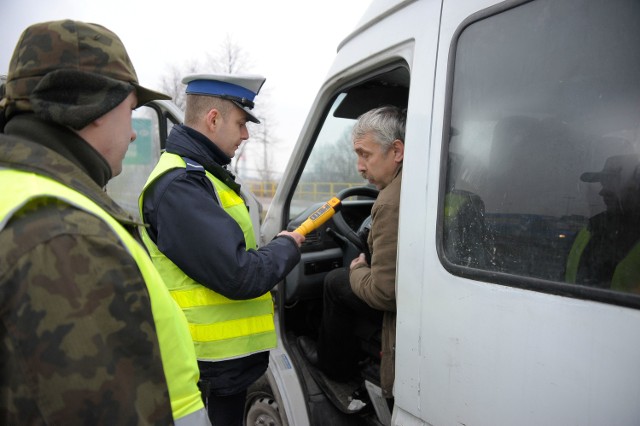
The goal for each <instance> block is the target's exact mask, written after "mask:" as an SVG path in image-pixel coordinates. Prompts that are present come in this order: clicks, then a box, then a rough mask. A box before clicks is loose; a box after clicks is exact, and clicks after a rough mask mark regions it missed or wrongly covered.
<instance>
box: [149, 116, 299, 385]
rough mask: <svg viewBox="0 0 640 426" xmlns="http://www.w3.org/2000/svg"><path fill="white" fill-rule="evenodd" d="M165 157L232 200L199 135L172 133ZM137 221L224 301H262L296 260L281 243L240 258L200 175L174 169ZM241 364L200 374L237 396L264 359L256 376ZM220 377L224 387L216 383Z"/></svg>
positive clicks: (230, 225)
mask: <svg viewBox="0 0 640 426" xmlns="http://www.w3.org/2000/svg"><path fill="white" fill-rule="evenodd" d="M166 150H167V152H170V153H174V154H177V155H180V156H181V157H183V158H188V159H190V160H193V161H195V162H197V163H199V164H200V165H202V166H203V167H204V168H205V169H206V170H207V171H209V172H210V173H212V174H213V175H214V176H216V177H217V178H219V179H220V180H222V181H223V182H225V183H226V184H227V186H229V187H230V188H232V189H235V190H237V191H238V192H239V185H238V184H236V183H235V180H234V177H233V175H232V174H231V173H229V172H228V171H227V170H226V169H225V168H224V166H226V165H228V164H229V163H230V161H231V159H230V158H229V157H227V156H226V155H225V154H224V153H222V151H220V149H218V147H217V146H216V145H215V144H214V143H213V142H212V141H211V140H209V139H208V138H207V137H205V136H204V135H203V134H201V133H199V132H197V131H196V130H194V129H192V128H190V127H187V126H184V125H179V126H175V127H174V128H173V129H172V131H171V134H170V135H169V138H168V140H167V147H166ZM143 216H144V222H145V223H147V224H149V225H150V229H149V231H150V232H149V234H150V236H151V238H152V239H153V240H154V242H155V243H156V244H157V246H158V248H159V249H160V251H162V252H163V253H164V255H165V256H167V257H168V258H169V259H171V261H172V262H173V263H175V264H176V265H177V266H178V267H179V268H180V269H181V270H182V271H183V272H184V273H186V274H187V275H188V276H189V277H191V278H193V279H194V280H195V281H197V282H198V283H200V284H202V285H203V286H205V287H208V288H210V289H212V290H213V291H215V292H217V293H219V294H221V295H223V296H225V297H228V298H230V299H236V300H240V299H250V298H254V297H258V296H260V295H263V294H265V293H266V292H268V291H270V290H271V289H272V288H273V287H274V286H275V285H276V284H277V283H278V282H279V281H281V280H282V279H283V278H284V277H285V276H286V274H287V273H289V271H291V269H293V267H294V266H295V265H296V264H297V263H298V261H299V260H300V251H299V249H298V247H297V244H296V243H295V241H294V240H293V239H292V238H289V237H279V238H275V239H274V240H272V241H271V242H270V243H269V244H266V245H264V246H263V247H260V248H258V249H257V250H253V249H251V250H246V246H245V241H244V234H243V233H242V230H241V228H240V226H239V225H238V224H237V222H236V221H235V220H234V219H233V218H232V217H231V216H229V215H228V214H227V213H226V212H225V211H224V209H223V208H222V207H221V206H220V205H219V203H218V200H217V198H216V194H215V192H214V189H213V185H212V184H211V182H210V181H209V179H208V178H207V177H206V176H205V174H204V172H202V171H198V170H191V169H189V170H187V169H175V170H171V171H169V172H167V173H165V174H164V175H162V176H161V177H160V178H158V179H157V180H156V182H155V183H154V184H153V185H152V186H151V187H149V188H148V189H147V190H146V192H145V197H144V204H143ZM246 358H255V356H254V357H245V358H241V359H236V360H231V361H224V362H216V363H207V364H216V365H215V366H213V365H212V366H208V367H207V368H216V369H221V370H222V373H221V372H220V371H218V372H217V373H215V375H216V377H217V380H216V384H215V386H216V388H217V387H218V386H219V387H220V392H219V393H220V394H231V393H235V392H234V391H239V390H242V388H243V387H246V386H248V385H249V384H250V383H251V382H253V381H254V380H255V379H257V378H258V377H259V375H260V374H262V372H263V371H264V369H265V368H266V365H267V364H266V363H267V362H268V357H267V356H266V354H258V358H260V360H261V361H260V363H259V364H260V366H259V367H256V368H252V365H254V363H255V359H253V360H251V359H246ZM247 363H249V365H246V364H247ZM229 370H233V372H231V371H229ZM258 370H260V371H259V373H258ZM228 371H229V373H230V376H229V377H227V379H228V380H226V379H225V377H220V374H222V376H225V374H224V372H228ZM231 376H233V378H232V377H231ZM238 376H240V377H238Z"/></svg>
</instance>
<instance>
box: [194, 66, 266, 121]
mask: <svg viewBox="0 0 640 426" xmlns="http://www.w3.org/2000/svg"><path fill="white" fill-rule="evenodd" d="M265 80H266V78H264V77H262V76H260V75H251V74H245V75H241V74H195V75H189V76H186V77H185V78H183V79H182V83H183V84H186V85H187V89H186V92H187V94H188V95H203V96H215V97H218V98H222V99H226V100H229V101H231V102H233V103H234V104H235V105H236V106H238V108H240V109H242V110H243V111H244V112H245V113H246V114H247V120H249V121H253V122H254V123H260V120H258V118H257V117H256V116H255V115H253V113H252V112H251V110H252V109H253V106H254V103H253V100H254V99H255V97H256V95H257V94H258V92H260V89H261V88H262V85H263V84H264V82H265Z"/></svg>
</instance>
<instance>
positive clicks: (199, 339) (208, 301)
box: [139, 152, 276, 361]
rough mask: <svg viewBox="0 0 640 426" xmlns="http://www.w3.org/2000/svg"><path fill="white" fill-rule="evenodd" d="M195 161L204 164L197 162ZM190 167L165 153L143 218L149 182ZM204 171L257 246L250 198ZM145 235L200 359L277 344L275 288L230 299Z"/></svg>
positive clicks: (238, 354) (249, 242)
mask: <svg viewBox="0 0 640 426" xmlns="http://www.w3.org/2000/svg"><path fill="white" fill-rule="evenodd" d="M189 161H190V160H189ZM194 165H195V166H196V167H198V168H200V167H202V166H200V165H199V164H197V163H195V162H194ZM186 166H187V164H186V162H185V160H184V159H183V158H182V157H180V156H178V155H176V154H171V153H168V152H165V153H163V154H162V155H161V156H160V161H159V162H158V164H157V165H156V167H155V169H154V170H153V172H152V173H151V175H150V176H149V179H148V181H147V183H146V184H145V186H144V188H143V190H142V194H141V195H140V200H139V201H140V216H141V217H144V214H143V212H142V205H143V199H144V193H145V190H146V189H147V188H148V187H149V185H151V184H152V183H153V182H154V181H155V180H156V179H157V178H158V177H160V176H161V175H162V174H164V173H166V172H167V171H169V170H171V169H175V168H185V167H186ZM202 171H203V172H205V173H206V176H207V178H208V179H209V180H210V181H211V183H212V184H213V187H214V189H215V192H216V195H217V197H218V200H219V201H220V205H221V207H222V208H223V209H224V210H225V212H226V213H228V214H229V215H230V216H231V217H232V218H233V219H234V220H235V221H236V222H237V223H238V225H239V226H240V228H241V229H242V231H243V233H244V238H245V244H246V248H247V250H249V249H254V248H255V247H256V243H255V237H254V233H253V225H252V223H251V217H250V216H249V212H248V210H247V207H246V205H245V204H244V200H243V199H242V197H240V196H239V195H238V194H236V193H235V191H233V190H232V189H231V188H229V187H228V186H227V185H225V184H224V183H223V182H222V181H221V180H219V179H217V178H216V177H214V176H213V175H212V174H211V173H209V172H207V171H205V170H204V168H202ZM141 234H142V240H143V241H144V243H145V245H146V246H147V249H148V250H149V253H150V255H151V259H152V260H153V263H154V264H155V265H156V268H157V269H158V271H159V272H160V274H161V275H162V277H163V279H164V282H165V284H166V285H167V286H168V288H169V292H170V293H171V295H172V296H173V298H174V299H175V300H176V302H178V305H179V306H180V307H181V308H182V310H183V311H184V313H185V316H186V317H187V321H188V322H189V329H190V330H191V337H192V338H193V342H194V346H195V348H196V355H197V356H198V359H200V360H203V361H221V360H225V359H232V358H238V357H241V356H246V355H249V354H253V353H257V352H264V351H266V350H269V349H272V348H275V347H276V332H275V323H274V318H273V300H272V298H271V294H270V293H269V292H267V293H265V294H263V295H262V296H259V297H256V298H253V299H248V300H232V299H229V298H226V297H224V296H223V295H221V294H218V293H216V292H215V291H213V290H211V289H209V288H207V287H205V286H203V285H201V284H199V283H198V282H196V281H195V280H193V279H191V278H190V277H189V276H188V275H187V274H185V273H184V272H183V271H182V270H181V269H180V268H179V267H178V266H177V265H176V264H174V263H173V262H172V261H171V260H169V258H167V257H166V256H165V255H164V254H163V253H162V252H161V251H160V250H159V249H158V247H157V246H156V244H155V243H154V242H153V241H152V240H151V238H150V237H149V234H148V233H147V231H146V230H145V229H143V230H142V231H141ZM211 255H212V256H215V253H211Z"/></svg>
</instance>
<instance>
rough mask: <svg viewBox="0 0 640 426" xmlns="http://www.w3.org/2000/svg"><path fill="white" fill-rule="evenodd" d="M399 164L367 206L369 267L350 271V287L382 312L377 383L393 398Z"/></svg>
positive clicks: (399, 184)
mask: <svg viewBox="0 0 640 426" xmlns="http://www.w3.org/2000/svg"><path fill="white" fill-rule="evenodd" d="M401 184H402V167H400V169H399V170H398V172H397V174H396V176H395V178H394V179H393V181H392V182H391V183H390V184H389V185H388V186H387V187H386V188H384V189H383V190H382V191H380V194H379V195H378V198H377V200H376V201H375V203H374V204H373V208H372V209H371V218H372V222H371V232H369V238H368V244H369V249H370V250H371V266H370V267H369V266H366V265H359V266H357V267H355V268H354V269H353V270H351V272H350V276H349V280H350V282H351V289H352V290H353V292H354V293H355V294H356V295H358V297H360V298H361V299H362V300H364V301H365V302H366V303H367V304H368V305H369V306H371V307H372V308H374V309H378V310H381V311H384V316H383V320H382V362H381V365H380V384H381V387H382V393H383V395H384V396H385V398H392V397H393V393H392V392H393V380H394V377H395V349H396V257H397V251H398V214H399V207H400V186H401Z"/></svg>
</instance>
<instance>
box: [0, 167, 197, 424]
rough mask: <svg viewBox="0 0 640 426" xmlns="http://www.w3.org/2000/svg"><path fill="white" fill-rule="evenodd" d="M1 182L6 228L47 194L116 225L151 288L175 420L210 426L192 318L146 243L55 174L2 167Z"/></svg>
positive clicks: (0, 218)
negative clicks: (176, 298)
mask: <svg viewBox="0 0 640 426" xmlns="http://www.w3.org/2000/svg"><path fill="white" fill-rule="evenodd" d="M0 187H1V188H2V202H1V203H0V230H2V229H4V227H5V226H6V224H7V223H8V221H9V219H10V218H11V217H12V216H13V215H14V214H15V213H16V212H17V211H19V210H20V209H21V208H22V207H23V206H24V205H26V204H27V203H28V202H29V201H31V200H33V199H36V198H44V197H46V198H55V199H57V200H60V201H63V202H65V203H68V204H69V205H72V206H74V207H77V208H78V209H81V210H83V211H86V212H87V213H90V214H93V215H94V216H96V217H98V218H99V219H101V220H102V221H103V222H105V223H106V224H107V225H108V226H109V227H110V228H111V230H112V231H113V232H114V233H115V234H116V235H117V236H118V238H119V239H120V241H121V242H122V244H123V245H124V247H125V248H126V249H127V251H128V252H129V254H131V257H132V258H133V259H134V260H135V262H136V264H137V265H138V268H139V269H140V272H141V273H142V276H143V278H144V281H145V284H146V286H147V290H148V291H149V297H150V300H151V310H152V313H153V321H154V323H155V326H156V332H157V335H158V342H159V345H160V354H161V358H162V366H163V369H164V374H165V378H166V381H167V387H168V389H169V397H170V400H171V410H172V413H173V418H174V421H175V423H176V425H180V426H190V425H201V426H204V425H209V424H210V423H209V420H208V416H207V413H206V411H205V409H204V404H203V402H202V397H201V395H200V391H199V389H198V379H199V374H200V373H199V370H198V364H197V361H196V356H195V351H194V348H193V343H192V342H191V339H190V337H189V332H188V326H187V321H186V319H185V317H184V314H183V313H182V311H181V310H180V309H179V308H178V306H177V305H176V303H175V302H174V301H173V300H172V298H171V297H170V295H169V293H168V292H167V289H166V287H165V285H164V283H163V282H162V278H161V277H160V275H159V274H158V271H156V270H155V268H154V266H153V263H152V262H151V260H150V259H149V256H148V255H147V253H146V252H145V250H144V248H143V247H142V246H141V245H140V244H139V243H138V242H137V241H136V240H135V239H134V238H133V237H132V236H131V235H130V234H129V232H127V230H126V229H125V228H124V227H123V226H122V225H121V224H120V223H118V221H117V220H116V219H114V218H113V217H112V216H111V215H110V214H109V213H107V212H106V211H105V210H104V209H102V208H101V207H100V206H98V205H97V204H96V203H95V202H94V201H92V200H90V199H89V198H88V197H86V196H85V195H83V194H81V193H80V192H77V191H76V190H74V189H71V188H69V187H67V186H65V185H63V184H61V183H59V182H57V181H55V180H53V179H50V178H48V177H45V176H42V175H38V174H34V173H28V172H23V171H18V170H13V169H0Z"/></svg>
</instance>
